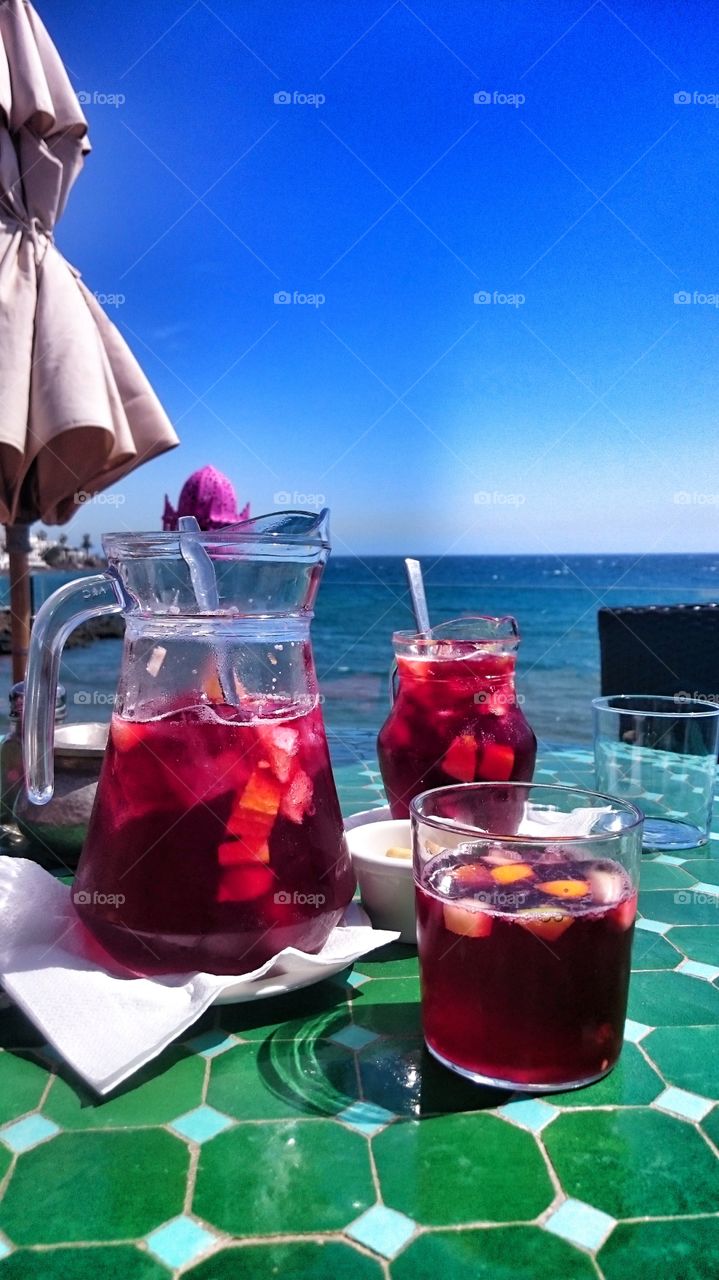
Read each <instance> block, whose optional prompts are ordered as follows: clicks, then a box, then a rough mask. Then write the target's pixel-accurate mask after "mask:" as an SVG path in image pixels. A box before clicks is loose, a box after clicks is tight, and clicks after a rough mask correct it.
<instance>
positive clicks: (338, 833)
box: [24, 511, 355, 974]
mask: <svg viewBox="0 0 719 1280" xmlns="http://www.w3.org/2000/svg"><path fill="white" fill-rule="evenodd" d="M327 517H328V513H327V512H326V511H324V512H322V513H321V514H320V515H317V514H316V513H310V512H287V513H283V512H281V513H278V514H276V515H272V516H259V517H257V518H255V519H253V520H249V521H246V522H244V523H243V524H239V525H235V526H232V527H230V528H227V529H219V530H216V531H213V532H209V533H199V532H197V533H195V532H192V533H191V534H189V533H187V532H179V533H146V534H142V533H137V534H135V533H130V534H108V535H107V536H106V537H105V538H103V546H104V550H105V553H106V556H107V560H108V569H107V572H105V573H101V574H97V575H95V576H92V577H86V578H83V579H80V580H79V581H77V582H72V583H70V584H68V585H67V586H64V587H61V588H60V590H59V591H56V592H55V594H54V595H53V596H51V597H50V599H49V600H48V601H47V602H46V603H45V604H44V605H43V606H42V608H41V609H40V611H39V613H38V616H37V619H36V622H35V626H34V628H33V633H32V640H31V646H30V659H29V667H28V674H27V698H26V706H25V724H24V744H25V762H26V779H27V788H28V794H29V796H30V799H31V800H33V801H34V802H35V803H36V804H43V803H46V802H47V801H48V800H49V799H50V797H51V796H52V787H53V775H52V761H53V755H52V718H53V717H52V712H53V708H54V701H55V687H56V684H57V674H58V666H59V661H60V653H61V649H62V644H63V642H64V640H65V638H66V636H67V635H68V633H69V632H70V631H71V630H72V628H73V627H75V626H77V625H78V624H79V623H80V622H83V621H85V620H87V619H88V618H90V617H93V616H96V615H97V614H108V613H124V615H125V621H126V631H125V641H124V650H123V659H122V668H121V674H120V682H119V688H118V693H117V698H116V701H115V706H114V711H113V716H112V723H111V726H110V735H109V741H108V747H107V753H106V756H105V760H104V763H103V767H102V773H101V776H100V780H99V784H98V789H97V796H96V801H95V806H94V809H93V813H92V817H91V820H90V826H89V830H88V834H87V839H86V842H85V846H84V849H83V852H82V856H81V859H80V864H79V867H78V873H77V879H76V881H75V885H74V889H73V898H74V903H75V908H76V910H77V912H78V914H79V916H80V917H81V919H82V920H83V921H84V923H85V925H86V926H87V928H88V929H89V930H90V932H91V933H92V934H93V935H94V937H95V938H96V939H97V941H99V942H100V943H101V944H102V946H103V947H104V948H105V950H106V951H107V952H108V953H109V954H110V955H111V956H112V957H113V958H115V959H116V960H118V961H120V962H121V963H122V964H124V965H125V966H126V967H128V968H129V969H131V970H132V971H134V972H137V973H143V974H152V973H173V972H174V973H180V972H185V971H190V970H201V971H206V972H210V973H220V974H224V973H227V974H232V973H246V972H248V971H250V970H252V969H254V968H256V967H257V966H258V965H260V964H262V963H263V962H264V961H266V960H268V959H269V958H271V957H272V956H273V955H276V954H277V953H278V952H279V951H281V950H282V949H283V948H284V947H287V946H293V947H297V948H299V949H301V950H304V951H309V952H316V951H318V950H319V949H320V948H321V947H322V945H323V943H324V942H325V941H326V939H327V937H328V935H329V933H330V931H331V930H332V928H333V927H334V926H335V924H336V923H337V922H338V920H339V919H340V917H341V915H342V912H343V910H344V908H345V906H346V905H347V903H348V902H349V901H350V899H351V898H352V894H353V892H354V886H355V881H354V876H353V873H352V867H351V863H350V859H349V855H348V853H347V849H346V846H345V841H344V833H343V825H342V818H341V814H340V808H339V803H338V800H337V793H336V790H335V785H334V780H333V777H332V772H331V768H330V760H329V754H328V749H327V741H326V737H325V729H324V724H323V720H322V712H321V709H320V705H319V701H320V700H319V694H318V690H317V681H316V676H315V669H314V662H313V658H312V650H311V646H310V635H309V628H310V621H311V618H312V610H313V605H314V600H315V596H316V594H317V589H318V587H319V582H320V577H321V573H322V569H323V567H324V564H325V562H326V560H327V557H328V554H329V540H328V519H327Z"/></svg>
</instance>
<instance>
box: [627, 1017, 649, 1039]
mask: <svg viewBox="0 0 719 1280" xmlns="http://www.w3.org/2000/svg"><path fill="white" fill-rule="evenodd" d="M653 1030H654V1028H653V1027H649V1026H647V1024H646V1022H635V1021H634V1019H633V1018H627V1020H626V1022H625V1023H624V1039H625V1040H628V1041H629V1043H630V1044H639V1041H640V1040H643V1039H644V1036H647V1035H649V1032H650V1031H653Z"/></svg>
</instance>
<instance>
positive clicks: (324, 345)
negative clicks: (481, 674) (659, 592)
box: [39, 0, 719, 554]
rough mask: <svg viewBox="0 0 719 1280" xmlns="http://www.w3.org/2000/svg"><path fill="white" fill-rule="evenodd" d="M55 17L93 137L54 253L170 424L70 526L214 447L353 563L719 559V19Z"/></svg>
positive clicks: (321, 4)
mask: <svg viewBox="0 0 719 1280" xmlns="http://www.w3.org/2000/svg"><path fill="white" fill-rule="evenodd" d="M39 8H40V12H41V14H42V16H43V18H44V20H45V22H46V24H47V26H48V27H49V29H50V32H51V34H52V35H53V38H54V39H55V41H56V43H57V45H58V47H59V49H60V51H61V53H62V55H63V57H64V58H65V60H66V62H67V65H68V67H69V69H70V72H71V76H72V79H73V83H74V84H75V87H76V89H77V90H78V91H80V92H81V93H82V94H83V95H85V98H86V103H85V111H86V114H87V116H88V120H89V124H90V137H91V141H92V144H93V152H92V154H91V156H90V157H89V159H88V161H87V163H86V166H85V171H84V173H83V174H82V175H81V177H80V178H79V180H78V182H77V183H76V186H75V189H74V192H73V194H72V197H71V201H70V204H69V207H68V210H67V212H66V214H65V216H64V218H63V220H62V222H61V223H60V225H59V227H58V234H57V239H58V243H59V245H60V247H61V249H62V250H63V251H64V252H65V253H66V255H67V257H68V258H69V259H70V261H72V262H73V263H74V264H75V265H76V266H77V267H78V268H79V269H80V270H81V271H82V274H83V276H84V278H85V281H86V283H87V284H88V286H89V287H90V288H91V289H93V290H95V291H97V292H98V293H99V294H104V295H106V296H109V297H110V298H114V303H115V304H117V303H118V298H122V299H124V300H123V301H121V302H119V304H118V305H114V304H113V303H112V302H111V303H110V305H109V306H108V310H109V312H110V314H111V315H112V317H113V318H114V319H115V320H116V321H117V323H118V324H119V326H120V328H121V329H122V331H123V333H124V334H125V336H126V338H127V339H128V341H129V342H130V344H131V346H132V347H133V349H134V350H135V352H136V354H137V355H138V356H139V358H140V360H141V362H142V364H143V366H144V368H145V370H146V372H147V373H148V375H149V377H150V378H151V380H152V381H153V383H154V385H155V387H156V389H157V391H158V393H159V395H160V397H161V399H162V400H163V403H164V404H165V406H166V408H167V410H168V412H169V414H170V416H171V418H172V419H173V421H174V422H175V423H176V424H177V429H178V432H179V434H180V436H181V439H182V445H181V448H180V449H178V450H176V451H175V452H174V454H170V455H167V456H166V457H165V458H163V459H160V460H157V461H155V462H153V463H151V464H149V465H148V466H145V467H143V468H142V469H141V470H140V471H138V472H137V473H136V474H135V475H134V476H132V477H131V478H129V479H128V480H126V481H125V482H123V484H122V485H120V486H119V487H118V488H117V490H115V491H113V493H114V494H115V496H116V497H117V498H119V499H121V501H120V502H119V503H117V504H115V505H111V504H110V503H94V504H92V505H91V506H88V507H87V508H86V509H85V510H84V511H83V512H82V514H81V515H80V516H79V517H77V518H76V519H75V520H74V522H73V524H72V526H71V527H70V534H71V537H72V536H73V535H75V534H77V535H78V536H79V535H80V534H82V533H83V532H85V530H88V531H89V532H91V533H92V534H93V535H95V536H97V535H98V534H99V533H100V532H101V531H102V530H103V529H109V528H111V527H114V526H117V525H118V524H121V525H125V526H126V527H132V528H141V527H157V525H158V523H159V518H160V512H161V508H162V501H163V495H164V492H165V490H168V491H169V493H170V495H171V497H172V499H173V501H174V500H176V498H177V495H178V491H179V488H180V485H181V483H182V481H183V479H184V478H185V477H186V476H187V474H188V473H189V472H190V471H192V470H193V469H194V468H195V467H197V466H200V465H202V464H203V463H205V462H212V463H214V464H215V465H217V466H219V467H220V468H221V469H222V470H224V471H226V472H227V473H228V474H229V475H230V476H231V477H232V479H233V480H234V482H235V484H236V486H237V489H238V492H239V495H240V497H241V499H242V501H244V500H246V499H248V498H249V499H250V500H251V502H252V505H253V509H254V511H255V512H256V513H259V512H260V511H262V510H267V509H272V507H273V506H274V505H275V504H276V503H277V502H278V501H280V502H281V501H282V499H281V498H279V497H278V496H277V495H282V494H288V495H290V496H291V499H293V498H294V501H291V505H305V503H303V501H302V495H306V496H307V501H306V504H307V505H312V499H313V498H317V499H318V500H323V501H325V502H327V503H328V504H329V505H330V506H331V508H332V511H333V525H334V533H335V548H336V551H337V552H338V553H343V552H344V553H350V552H356V553H359V554H366V553H371V552H387V551H390V552H398V553H399V552H403V553H410V552H416V553H429V552H432V553H445V554H447V553H453V554H460V553H471V552H505V551H506V552H512V551H524V552H536V553H543V552H563V551H565V552H568V551H593V550H602V551H643V552H649V551H657V552H660V551H683V550H687V551H690V550H698V551H702V550H703V551H712V550H714V549H715V547H716V542H717V537H716V527H717V514H718V512H719V465H718V464H719V450H718V449H717V402H718V395H717V393H718V391H719V360H718V359H717V356H718V354H719V307H717V306H715V305H713V302H712V300H711V299H712V295H713V294H717V295H719V238H718V236H717V225H718V221H719V218H718V213H719V210H718V209H717V205H718V203H719V182H718V181H717V177H718V175H717V165H718V161H717V155H718V154H719V153H718V151H717V133H718V132H719V108H718V107H717V106H716V105H714V104H713V102H712V97H717V100H719V75H718V74H717V72H716V67H717V65H719V57H718V54H719V49H718V45H719V32H718V31H717V26H716V22H715V21H713V11H712V6H710V5H706V4H701V3H696V2H695V3H691V2H690V3H687V4H684V5H682V6H677V5H676V4H674V3H668V2H667V0H660V2H659V3H656V4H652V5H649V4H647V3H646V0H642V2H641V3H640V2H638V0H633V2H631V3H621V4H620V3H618V4H617V5H614V4H612V5H609V4H605V3H604V2H603V0H597V2H596V3H593V4H591V5H588V4H587V3H586V0H579V3H576V4H573V3H572V4H570V3H553V4H551V5H539V4H530V3H527V0H512V2H511V3H510V2H509V0H507V2H506V3H498V2H497V0H492V3H484V2H480V3H477V2H476V0H455V2H454V3H452V4H451V5H447V4H444V3H438V0H434V2H433V3H430V2H428V0H422V2H420V0H411V5H410V4H406V3H404V0H396V2H395V3H391V2H390V0H377V3H374V0H361V2H360V3H357V4H352V5H350V4H345V3H340V2H339V0H315V2H313V3H311V4H310V3H309V2H307V0H306V2H304V3H300V4H297V3H296V2H295V3H289V0H273V3H272V4H271V5H268V3H267V0H243V3H241V4H240V3H237V0H211V4H207V3H205V0H195V2H194V3H189V4H188V3H187V0H178V2H177V3H176V2H175V0H153V2H152V3H151V4H147V3H146V0H124V2H123V4H122V5H118V4H115V3H110V0H97V2H96V3H95V4H93V5H92V6H84V5H79V4H70V3H69V2H68V0H46V2H45V3H44V4H42V3H40V4H39ZM276 94H281V95H284V96H285V97H287V96H289V98H290V101H279V102H276V101H275V100H274V99H275V95H276ZM676 94H680V95H686V96H687V97H688V99H689V100H688V101H679V102H675V95H676ZM113 95H122V96H123V97H124V101H122V102H121V103H120V105H112V104H111V102H109V101H107V100H106V99H107V98H111V97H112V96H113ZM312 95H314V102H313V101H312V100H304V99H305V98H310V99H311V96H312ZM475 95H480V98H481V99H487V98H488V99H489V100H488V101H486V100H480V101H475V100H474V99H475ZM319 98H324V101H318V99H319ZM522 99H523V100H522ZM280 291H285V292H286V293H289V294H290V295H291V296H292V298H293V300H292V301H291V302H290V303H278V302H276V301H275V294H276V293H278V292H280ZM681 293H686V295H687V296H688V297H689V298H690V299H691V300H690V301H689V302H683V303H682V302H676V301H675V294H681ZM476 294H480V295H485V296H487V295H488V296H489V298H490V300H489V301H485V302H476V301H475V295H476ZM308 295H314V298H315V304H316V305H314V304H313V303H312V302H308V301H304V302H303V301H301V300H295V298H298V299H302V298H304V297H307V296H308ZM318 295H319V298H318ZM320 298H321V299H323V301H320V300H319V299H320ZM509 299H512V300H511V301H510V300H509ZM717 300H718V301H719V298H717ZM295 495H296V497H295Z"/></svg>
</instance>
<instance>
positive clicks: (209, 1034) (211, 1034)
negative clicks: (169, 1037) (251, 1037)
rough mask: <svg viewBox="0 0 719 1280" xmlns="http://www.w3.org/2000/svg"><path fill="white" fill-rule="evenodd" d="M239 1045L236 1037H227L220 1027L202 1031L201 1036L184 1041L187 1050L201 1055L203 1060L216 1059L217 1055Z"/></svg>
mask: <svg viewBox="0 0 719 1280" xmlns="http://www.w3.org/2000/svg"><path fill="white" fill-rule="evenodd" d="M239 1043H240V1042H239V1040H238V1038H237V1036H229V1035H228V1034H227V1032H226V1031H224V1030H223V1029H222V1027H215V1028H213V1030H211V1031H203V1033H202V1035H201V1036H193V1038H192V1040H185V1041H184V1044H185V1046H186V1047H187V1048H188V1049H192V1051H193V1053H200V1054H202V1057H203V1058H216V1057H217V1055H218V1053H227V1050H228V1049H234V1048H235V1047H236V1046H237V1045H238V1044H239Z"/></svg>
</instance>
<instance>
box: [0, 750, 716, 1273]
mask: <svg viewBox="0 0 719 1280" xmlns="http://www.w3.org/2000/svg"><path fill="white" fill-rule="evenodd" d="M337 776H338V782H339V786H340V792H341V795H342V799H343V803H344V805H345V811H346V812H347V813H349V812H355V811H357V810H358V809H362V808H368V807H371V806H372V805H375V804H377V803H379V802H380V792H379V787H378V778H377V774H376V773H375V772H374V770H373V768H372V767H371V766H370V765H360V764H352V765H350V764H344V765H343V764H340V765H339V766H338V768H337ZM538 778H539V779H540V780H547V781H549V780H556V779H561V780H562V781H564V782H569V783H576V784H578V785H588V784H591V768H590V764H589V760H588V757H587V756H586V754H585V753H582V752H579V751H567V752H562V753H555V754H553V755H551V756H545V758H544V759H543V760H542V761H541V763H540V768H539V769H538ZM717 841H719V836H718V837H717ZM715 851H716V855H719V843H717V842H713V843H712V844H711V845H710V848H709V852H708V854H707V855H706V856H703V857H699V856H692V855H691V854H690V855H689V856H688V857H686V858H671V857H659V858H655V859H654V860H653V861H648V862H647V863H646V865H645V866H644V868H643V881H642V892H641V898H640V909H641V919H640V920H639V922H638V928H637V930H636V942H635V949H634V973H633V977H632V987H631V995H630V1007H629V1015H630V1016H629V1021H628V1023H627V1031H626V1044H625V1048H624V1052H623V1054H622V1058H621V1061H620V1063H619V1066H618V1067H617V1068H616V1069H615V1071H614V1072H613V1073H612V1074H611V1075H610V1076H608V1077H607V1078H606V1079H605V1080H603V1081H601V1082H600V1083H599V1084H596V1085H593V1086H592V1087H590V1088H587V1089H583V1090H581V1091H579V1092H575V1093H565V1094H562V1095H550V1096H545V1097H543V1098H542V1099H535V1098H523V1099H515V1100H512V1098H511V1097H510V1096H509V1095H501V1096H498V1095H497V1094H496V1093H493V1092H490V1091H489V1090H482V1089H477V1088H475V1087H473V1086H471V1085H469V1084H466V1083H464V1082H462V1081H460V1080H458V1079H457V1078H455V1077H453V1076H452V1075H450V1074H449V1073H448V1072H445V1071H444V1070H443V1069H441V1068H440V1067H439V1066H437V1065H436V1064H435V1063H434V1062H433V1060H432V1059H430V1058H429V1057H428V1056H427V1054H426V1052H425V1051H424V1049H423V1047H422V1036H421V1030H420V1017H419V1003H418V999H419V990H418V980H417V964H416V958H415V953H414V951H413V950H412V949H411V948H408V947H400V946H392V947H389V948H386V949H385V951H384V952H383V953H382V952H377V953H374V954H373V955H371V956H369V957H368V958H367V959H366V960H362V961H360V962H358V963H357V965H356V966H355V968H354V971H353V972H351V973H346V974H345V975H343V976H342V977H341V978H336V979H334V980H332V981H327V982H324V983H322V984H320V985H318V986H316V987H314V988H311V989H308V990H306V991H304V992H299V993H297V995H296V996H295V997H293V998H278V999H275V1000H272V1001H265V1002H262V1001H260V1002H257V1003H256V1004H254V1005H252V1006H248V1005H237V1006H227V1007H225V1008H220V1009H217V1010H215V1011H213V1012H212V1013H211V1014H210V1015H208V1016H206V1017H205V1018H204V1019H203V1021H202V1022H201V1023H199V1024H198V1025H197V1026H196V1027H195V1028H193V1032H192V1034H191V1036H190V1038H188V1039H187V1040H186V1041H184V1042H183V1043H182V1044H179V1045H176V1046H174V1047H173V1048H171V1049H169V1050H168V1051H166V1052H165V1053H164V1054H163V1055H162V1057H161V1058H159V1059H157V1060H156V1062H155V1063H153V1064H152V1066H151V1068H149V1069H147V1070H145V1071H144V1072H143V1073H142V1075H141V1076H139V1077H136V1079H135V1081H134V1082H133V1083H131V1084H130V1085H129V1086H126V1087H123V1088H122V1089H121V1090H119V1091H118V1093H116V1094H115V1095H114V1096H113V1097H111V1098H109V1099H107V1100H105V1101H103V1102H102V1103H100V1104H97V1103H96V1102H95V1100H94V1099H93V1097H92V1096H91V1095H90V1094H89V1093H88V1092H87V1091H86V1090H84V1089H82V1088H81V1087H79V1086H78V1084H77V1082H76V1081H75V1080H73V1079H72V1077H70V1076H69V1075H67V1074H66V1073H65V1071H64V1070H63V1069H62V1067H60V1066H59V1065H58V1063H57V1061H56V1059H55V1057H54V1055H53V1054H52V1052H51V1051H50V1050H49V1049H48V1046H47V1045H43V1043H42V1041H41V1038H40V1037H39V1036H38V1035H37V1034H36V1033H35V1031H34V1030H33V1028H32V1027H31V1026H30V1025H29V1023H27V1022H26V1021H25V1019H24V1018H22V1017H21V1016H20V1015H19V1014H18V1013H17V1012H16V1011H15V1010H14V1009H12V1008H7V1009H5V1010H3V1011H0V1045H2V1051H1V1052H0V1280H34V1277H38V1278H40V1280H80V1278H81V1277H82V1278H83V1280H84V1278H85V1277H88V1278H89V1277H97V1278H98V1280H167V1278H168V1276H177V1275H188V1276H190V1277H192V1280H242V1278H244V1277H255V1276H257V1277H265V1276H267V1277H270V1276H275V1275H277V1276H283V1277H285V1276H286V1277H293V1278H294V1277H300V1278H302V1280H310V1278H311V1280H341V1278H342V1277H353V1278H354V1277H357V1278H358V1280H372V1278H373V1277H376V1278H377V1280H381V1278H382V1277H391V1280H417V1278H420V1280H421V1278H422V1277H429V1276H431V1277H434V1276H436V1275H446V1276H448V1277H450V1278H451V1280H470V1277H471V1278H472V1280H477V1278H478V1280H542V1278H543V1277H547V1280H549V1278H550V1277H551V1278H552V1280H554V1277H560V1276H561V1277H562V1280H575V1278H576V1280H583V1278H584V1277H587V1278H588V1280H589V1278H595V1280H596V1278H597V1277H599V1278H601V1277H605V1278H606V1280H623V1278H624V1277H627V1276H630V1277H634V1276H637V1277H644V1276H649V1275H656V1276H657V1277H664V1276H667V1277H672V1280H699V1278H700V1277H702V1278H703V1277H710V1276H716V1275H717V1274H719V1105H718V1104H719V989H718V983H717V980H718V979H719V856H713V855H714V854H715Z"/></svg>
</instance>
